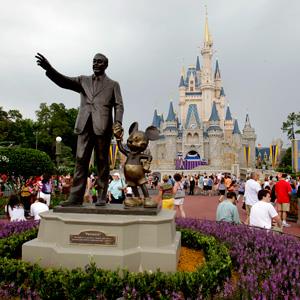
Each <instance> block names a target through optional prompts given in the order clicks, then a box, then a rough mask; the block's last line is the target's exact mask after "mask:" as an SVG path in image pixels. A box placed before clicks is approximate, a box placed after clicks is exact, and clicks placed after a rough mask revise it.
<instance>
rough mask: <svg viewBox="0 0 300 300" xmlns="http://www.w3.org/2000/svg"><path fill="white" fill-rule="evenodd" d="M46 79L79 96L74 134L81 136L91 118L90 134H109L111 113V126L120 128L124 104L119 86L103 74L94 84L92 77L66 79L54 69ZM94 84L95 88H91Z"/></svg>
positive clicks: (47, 73)
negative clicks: (115, 124)
mask: <svg viewBox="0 0 300 300" xmlns="http://www.w3.org/2000/svg"><path fill="white" fill-rule="evenodd" d="M46 75H47V76H48V77H49V78H50V79H51V80H52V81H53V82H55V83H56V84H57V85H58V86H60V87H62V88H65V89H70V90H73V91H75V92H78V93H80V96H81V102H80V108H79V113H78V116H77V120H76V123H75V129H74V132H75V133H76V134H81V133H82V132H83V129H84V127H85V125H86V122H87V120H88V118H89V117H90V116H92V122H93V130H94V133H95V134H96V135H104V134H111V133H112V126H113V116H112V113H113V110H114V122H116V121H118V122H120V123H121V124H122V118H123V112H124V108H123V101H122V96H121V91H120V86H119V84H118V82H116V81H113V80H111V79H110V78H108V77H107V76H106V75H105V74H104V75H102V76H101V80H95V79H94V80H93V77H94V75H91V76H83V75H82V76H78V77H67V76H64V75H62V74H60V73H59V72H57V71H56V70H55V69H54V68H51V69H50V70H48V71H47V72H46ZM93 82H94V84H93Z"/></svg>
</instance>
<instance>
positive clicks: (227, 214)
mask: <svg viewBox="0 0 300 300" xmlns="http://www.w3.org/2000/svg"><path fill="white" fill-rule="evenodd" d="M236 200H237V199H236V194H235V193H234V192H228V193H227V195H226V198H225V199H224V200H223V201H222V202H221V203H219V205H218V207H217V214H216V215H217V216H216V220H217V221H218V222H219V221H225V222H229V223H234V224H241V221H240V216H239V212H238V209H237V207H236V205H235V203H236Z"/></svg>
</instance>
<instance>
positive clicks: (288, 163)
mask: <svg viewBox="0 0 300 300" xmlns="http://www.w3.org/2000/svg"><path fill="white" fill-rule="evenodd" d="M277 171H279V172H284V173H289V174H290V173H292V171H293V170H292V148H291V147H289V148H288V149H287V150H286V151H285V153H284V155H283V156H282V158H281V161H280V163H279V166H278V168H277Z"/></svg>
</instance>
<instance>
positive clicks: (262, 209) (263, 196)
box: [250, 190, 282, 229]
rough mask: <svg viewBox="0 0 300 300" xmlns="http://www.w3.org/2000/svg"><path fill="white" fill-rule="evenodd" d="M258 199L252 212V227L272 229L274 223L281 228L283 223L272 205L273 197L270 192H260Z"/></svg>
mask: <svg viewBox="0 0 300 300" xmlns="http://www.w3.org/2000/svg"><path fill="white" fill-rule="evenodd" d="M258 199H259V200H260V201H258V202H256V203H255V204H254V205H253V206H252V208H251V212H250V226H256V227H260V228H265V229H271V228H272V223H273V222H276V225H277V226H278V227H279V228H281V226H282V222H281V220H280V217H279V215H278V213H277V212H276V210H275V208H274V206H273V205H272V204H271V203H270V200H271V196H270V192H269V191H268V190H260V191H259V192H258Z"/></svg>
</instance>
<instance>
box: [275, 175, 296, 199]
mask: <svg viewBox="0 0 300 300" xmlns="http://www.w3.org/2000/svg"><path fill="white" fill-rule="evenodd" d="M275 192H276V197H277V202H278V203H290V196H289V193H290V192H292V187H291V185H290V184H289V182H287V181H285V180H284V179H281V180H279V181H278V182H277V183H276V185H275Z"/></svg>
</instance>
